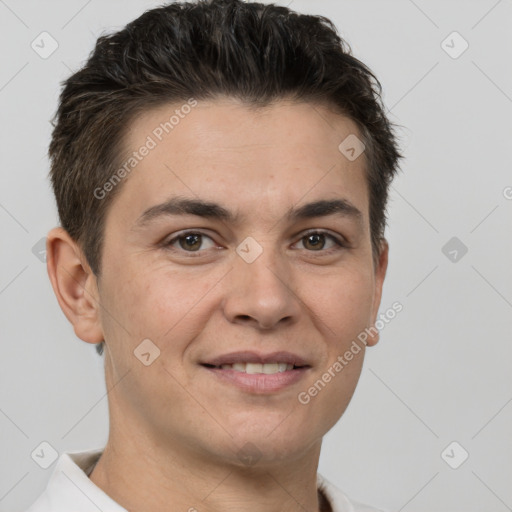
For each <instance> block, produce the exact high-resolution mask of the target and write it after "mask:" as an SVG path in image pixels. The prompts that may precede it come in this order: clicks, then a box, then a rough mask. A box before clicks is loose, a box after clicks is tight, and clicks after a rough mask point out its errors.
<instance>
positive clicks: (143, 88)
mask: <svg viewBox="0 0 512 512" xmlns="http://www.w3.org/2000/svg"><path fill="white" fill-rule="evenodd" d="M381 92H382V89H381V85H380V83H379V81H378V80H377V78H376V77H375V76H374V74H373V73H372V72H371V71H370V70H369V69H368V67H366V65H365V64H363V63H362V62H361V61H359V60H358V59H356V58H355V57H354V56H352V54H351V50H350V47H349V45H348V44H347V43H346V42H345V41H344V40H343V39H342V38H341V37H340V36H339V35H338V33H337V30H336V28H335V26H334V25H333V24H332V22H331V21H330V20H328V19H327V18H325V17H322V16H310V15H303V14H298V13H296V12H294V11H292V10H290V9H288V8H286V7H281V6H277V5H274V4H269V5H264V4H261V3H250V2H247V3H246V2H243V1H242V0H197V1H194V2H183V3H180V2H174V3H171V4H169V5H166V6H163V7H158V8H155V9H152V10H149V11H147V12H145V13H144V14H142V15H141V16H140V17H139V18H137V19H136V20H134V21H132V22H131V23H129V24H128V25H126V27H125V28H123V29H122V30H120V31H118V32H115V33H113V34H110V35H103V36H101V37H99V38H98V40H97V42H96V46H95V49H94V50H93V52H92V53H91V55H90V57H89V59H88V60H87V62H86V63H85V65H84V66H83V67H82V69H80V70H79V71H77V72H76V73H74V74H73V75H72V76H70V77H69V78H68V79H67V80H66V81H65V82H64V83H63V90H62V92H61V94H60V98H59V107H58V110H57V113H56V115H55V118H54V121H53V125H54V130H53V134H52V140H51V143H50V147H49V156H50V160H51V170H50V177H51V181H52V186H53V190H54V193H55V197H56V201H57V208H58V212H59V218H60V221H61V224H62V227H63V228H64V229H65V230H66V231H67V232H68V233H69V235H70V236H71V237H72V238H73V239H74V240H75V241H77V243H79V244H80V247H81V248H82V249H83V251H84V255H85V257H86V259H87V262H88V263H89V265H90V267H91V270H92V271H93V272H94V273H95V274H96V275H97V276H98V277H99V276H100V269H101V251H102V241H103V235H104V221H105V215H106V212H107V210H108V207H109V205H110V204H111V203H112V199H113V198H114V197H115V195H116V194H118V193H119V190H120V189H121V188H122V186H121V185H122V184H120V185H118V186H116V187H114V188H113V189H112V190H111V191H110V192H109V193H108V194H107V195H106V196H105V197H103V198H101V199H98V197H97V194H95V190H97V189H98V187H103V186H104V184H105V183H106V182H107V181H108V180H109V178H110V177H111V176H112V175H113V174H114V172H115V171H116V169H118V168H119V166H120V165H121V162H120V160H121V155H122V151H123V148H122V144H123V141H124V135H125V133H126V130H127V129H128V127H129V125H130V123H131V122H132V121H133V120H134V119H135V118H136V116H137V115H138V114H139V113H140V112H143V111H147V109H148V108H152V107H157V106H161V105H163V104H166V103H171V102H177V101H181V102H186V101H187V100H188V99H190V98H195V100H209V99H215V98H216V97H219V96H230V97H234V98H238V99H241V100H242V101H243V102H244V103H246V104H248V105H252V106H256V107H257V106H265V105H268V104H269V103H271V102H273V101H276V100H279V99H282V98H285V97H286V98H291V99H293V100H296V101H311V102H322V103H324V104H327V105H329V106H331V107H332V108H335V109H336V110H337V111H339V112H340V113H342V114H344V115H346V116H348V117H349V118H350V119H352V120H353V121H354V122H355V123H356V124H357V126H358V128H359V130H360V135H361V137H362V139H363V142H364V144H365V146H366V149H365V153H364V157H365V158H366V162H367V165H366V168H367V169H366V174H367V176H366V177H367V182H368V190H369V198H370V211H369V215H370V229H371V239H372V249H373V253H374V256H376V255H378V253H379V252H380V245H381V244H380V242H381V239H382V238H383V236H384V229H385V225H386V204H387V197H388V188H389V184H390V183H391V180H392V179H393V177H394V175H395V174H396V172H397V170H398V161H399V159H400V158H401V155H400V153H399V150H398V145H397V142H396V138H395V135H394V133H393V126H392V124H391V123H390V121H389V120H388V119H387V117H386V113H385V110H384V106H383V104H382V100H381ZM340 142H341V141H340ZM100 345H101V346H100ZM102 345H103V344H99V345H98V346H97V348H98V352H99V353H100V354H101V353H102V348H103V347H102Z"/></svg>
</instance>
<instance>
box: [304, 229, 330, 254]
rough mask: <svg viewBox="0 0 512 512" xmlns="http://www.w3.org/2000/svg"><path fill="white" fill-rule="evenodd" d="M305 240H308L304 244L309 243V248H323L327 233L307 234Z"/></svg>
mask: <svg viewBox="0 0 512 512" xmlns="http://www.w3.org/2000/svg"><path fill="white" fill-rule="evenodd" d="M303 240H306V243H305V244H304V245H306V246H307V245H309V248H312V249H313V250H318V249H323V248H324V246H325V235H323V234H321V233H313V234H311V235H306V236H305V237H304V238H303Z"/></svg>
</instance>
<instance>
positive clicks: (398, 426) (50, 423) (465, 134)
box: [0, 0, 512, 512]
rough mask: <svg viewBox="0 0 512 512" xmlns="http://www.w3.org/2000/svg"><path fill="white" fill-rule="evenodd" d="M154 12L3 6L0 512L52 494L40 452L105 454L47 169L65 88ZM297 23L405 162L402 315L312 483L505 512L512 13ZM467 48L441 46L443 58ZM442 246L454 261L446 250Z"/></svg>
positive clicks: (116, 4)
mask: <svg viewBox="0 0 512 512" xmlns="http://www.w3.org/2000/svg"><path fill="white" fill-rule="evenodd" d="M278 3H281V4H282V5H287V4H289V3H290V0H283V1H282V2H278ZM156 5H159V2H151V1H143V0H130V1H126V0H123V1H120V0H116V1H108V2H106V1H100V0H89V1H85V0H66V1H61V2H57V1H55V0H54V1H46V2H37V1H28V0H24V1H18V2H15V1H14V0H0V43H1V48H2V65H1V66H0V108H1V112H2V117H1V119H2V121H1V133H0V139H1V180H2V182H1V187H0V190H1V195H0V226H1V230H2V231H1V232H2V249H1V251H2V252H1V265H0V268H1V277H0V314H1V315H2V317H1V325H2V345H1V346H2V357H1V359H0V364H1V374H0V379H1V380H0V432H1V438H0V439H1V440H0V443H1V444H0V448H1V453H0V461H1V466H0V512H6V511H10V512H19V511H21V510H23V509H24V508H25V507H26V506H28V505H29V504H30V503H32V502H33V501H34V499H35V498H36V497H37V496H38V495H39V494H40V493H41V492H42V491H43V489H44V487H45V486H46V482H47V479H48V478H49V476H50V473H51V471H52V469H53V467H54V465H52V466H50V467H49V468H48V469H42V468H40V467H39V466H38V465H37V464H36V463H35V462H34V461H33V460H32V458H31V453H32V452H33V450H34V449H35V448H36V447H37V446H38V445H39V444H40V443H41V442H42V441H46V442H48V443H50V444H51V445H52V446H53V447H54V448H55V449H56V450H57V451H58V452H59V453H61V452H62V451H65V450H68V451H78V450H85V449H90V448H94V447H101V446H103V445H104V444H105V442H106V438H107V432H108V417H107V397H106V389H105V384H104V379H103V367H102V365H103V359H102V358H101V357H99V356H98V355H97V354H96V352H95V350H94V347H93V346H91V345H89V344H86V343H83V342H81V341H80V340H79V339H78V338H76V336H75V335H74V333H73V330H72V328H71V326H70V325H69V324H68V322H67V320H66V319H65V317H64V315H63V314H62V312H61V310H60V308H59V307H58V304H57V301H56V299H55V297H54V295H53V291H52V289H51V286H50V283H49V280H48V277H47V274H46V267H45V264H44V263H42V262H41V261H40V259H38V257H36V255H35V254H34V253H33V252H32V248H33V247H34V245H36V247H37V243H38V242H39V241H40V240H41V239H42V238H44V236H45V235H46V233H47V231H48V230H49V229H50V228H51V227H53V226H54V225H56V224H57V216H56V209H55V205H54V200H53V197H52V195H51V192H50V188H49V182H48V180H47V172H48V161H47V157H46V151H47V146H48V143H49V137H50V132H51V126H50V123H49V119H50V118H51V117H52V115H53V113H54V111H55V108H56V106H57V95H58V93H59V90H60V87H59V82H60V81H62V80H63V79H65V78H66V77H67V76H68V75H69V74H70V72H71V71H75V70H77V69H78V67H79V66H80V64H81V63H82V62H83V60H84V59H85V58H86V57H87V56H88V54H89V52H90V51H91V50H92V48H93V44H94V42H95V40H96V38H97V37H98V36H99V35H100V34H101V32H102V31H104V30H106V31H111V30H114V29H119V28H121V27H122V26H123V25H124V24H126V23H127V22H128V21H130V20H132V19H133V18H135V17H137V16H139V15H140V14H141V13H142V12H143V11H144V10H146V9H148V8H151V7H153V6H156ZM290 6H291V7H292V8H294V9H296V10H299V11H302V12H310V13H318V14H324V15H326V16H328V17H330V18H331V19H332V20H333V21H334V22H335V24H336V25H337V26H338V27H339V30H340V32H341V34H342V35H343V36H344V37H345V38H346V39H347V40H348V42H349V43H350V44H351V46H352V48H353V51H354V53H355V55H356V56H357V57H359V58H360V59H361V60H363V61H364V62H365V63H366V64H368V65H369V66H370V68H371V69H372V70H373V71H374V72H375V73H376V75H377V76H378V78H379V79H380V80H381V82H382V84H383V87H384V100H385V102H386V105H387V107H388V108H389V109H390V116H391V119H392V120H393V121H394V122H395V123H398V124H400V125H401V126H403V128H401V129H400V130H399V136H400V139H401V145H402V148H403V152H404V153H405V155H406V159H405V161H403V163H402V173H401V174H400V176H399V177H398V178H397V180H396V181H395V182H394V184H393V187H392V190H391V200H390V209H389V222H390V227H389V229H388V232H387V237H388V239H389V241H390V246H391V250H390V265H389V271H388V276H387V280H386V283H385V289H384V296H383V300H382V306H381V311H385V310H386V309H387V308H389V307H390V306H391V304H392V303H393V302H395V301H400V302H401V303H402V304H403V307H404V309H403V311H402V312H401V313H400V314H399V315H397V316H396V318H395V319H394V320H393V321H392V322H391V323H390V324H389V325H387V326H386V328H385V329H384V330H383V331H382V335H381V341H380V342H379V343H378V345H377V346H376V347H374V348H371V349H370V350H368V352H367V360H366V361H365V366H364V369H363V374H362V376H361V380H360V383H359V387H358V389H357V391H356V394H355V396H354V398H353V401H352V403H351V405H350V406H349V408H348V410H347V412H346V414H345V415H344V417H343V418H342V420H341V421H340V422H339V423H338V424H337V425H336V427H335V428H334V429H333V430H332V431H331V432H330V433H329V434H328V435H327V436H326V439H325V442H324V447H323V452H322V456H321V460H320V472H321V473H323V475H324V476H326V477H327V478H328V479H330V480H331V481H332V482H333V483H335V484H336V485H337V486H339V487H340V488H342V489H343V490H344V491H345V492H346V493H347V494H348V495H349V496H351V497H352V498H354V499H357V500H360V501H363V502H367V503H372V504H374V505H378V506H380V507H382V508H386V509H388V510H390V511H391V510H393V511H402V510H403V511H418V512H427V511H429V512H431V511H433V510H436V511H465V512H472V511H475V512H476V511H481V510H485V511H486V512H492V511H496V512H501V511H506V510H512V486H511V485H510V483H511V482H512V436H511V426H512V403H511V402H512V380H511V371H510V366H511V365H510V361H511V359H512V343H511V341H512V339H511V338H512V336H511V333H512V325H511V324H512V321H511V320H512V315H511V313H512V286H511V285H512V270H511V268H512V265H511V263H512V258H511V255H512V242H511V236H510V235H511V233H512V166H511V154H510V141H509V139H510V137H511V135H512V65H511V64H512V30H511V28H512V25H511V21H512V1H511V0H500V1H496V0H488V1H487V0H485V1H484V0H481V1H428V2H427V1H426V0H415V1H412V0H396V1H386V2H384V1H380V2H379V1H367V0H365V1H357V2H356V1H355V0H354V1H334V0H331V1H318V0H317V1H314V2H313V1H311V0H310V1H306V0H293V1H292V2H291V5H290ZM42 31H47V32H49V33H50V34H51V35H52V37H53V38H54V39H55V40H56V41H57V42H58V45H59V46H58V49H57V50H56V51H55V52H54V53H53V54H52V55H51V56H49V57H48V58H46V59H43V58H41V57H40V56H39V55H38V54H37V53H36V52H35V51H34V50H33V49H32V48H31V42H32V41H33V40H34V39H36V41H37V37H38V35H39V34H40V33H41V32H42ZM453 31H457V32H458V33H459V34H460V35H461V36H462V37H463V38H464V39H465V40H466V41H467V42H468V44H469V48H468V49H467V50H466V51H465V52H464V53H462V54H461V55H460V56H458V58H452V57H451V56H450V55H448V54H447V53H446V51H445V50H444V49H443V47H442V45H441V43H442V41H443V40H445V39H446V38H447V36H448V35H449V34H451V33H452V32H453ZM461 43H462V41H461V40H459V39H457V36H455V39H454V38H453V36H452V37H451V38H449V39H448V40H447V44H448V45H449V46H452V48H451V49H450V51H451V52H452V54H453V52H458V51H459V50H460V49H461V48H462V46H461ZM445 44H446V43H445ZM46 48H48V46H46ZM507 187H508V188H507ZM452 237H457V239H458V241H456V242H455V243H456V244H458V248H457V247H456V250H457V251H458V252H457V260H456V261H452V259H453V257H454V253H453V252H452V254H451V255H450V254H449V251H452V250H453V248H452V247H451V246H449V247H448V249H445V253H447V255H445V253H443V250H442V248H443V247H444V246H445V244H446V243H447V242H448V241H449V240H450V239H452ZM461 244H464V245H465V246H466V247H467V249H468V252H467V253H466V254H465V255H463V256H462V252H461V250H460V249H461V247H462V245H461ZM454 247H455V246H454ZM453 441H456V442H457V443H459V445H457V446H456V447H455V448H454V449H453V451H452V450H451V449H449V450H448V452H447V453H448V456H446V455H445V460H449V461H450V463H451V464H452V465H456V464H457V463H459V462H460V460H461V454H462V453H463V452H462V450H466V451H467V452H468V453H469V458H468V459H467V460H466V461H465V462H464V463H463V464H462V465H460V467H458V469H453V468H452V467H450V466H449V465H448V464H447V462H445V460H443V457H442V455H441V454H442V452H443V451H444V450H445V448H446V447H447V446H448V445H449V444H450V443H452V442H453Z"/></svg>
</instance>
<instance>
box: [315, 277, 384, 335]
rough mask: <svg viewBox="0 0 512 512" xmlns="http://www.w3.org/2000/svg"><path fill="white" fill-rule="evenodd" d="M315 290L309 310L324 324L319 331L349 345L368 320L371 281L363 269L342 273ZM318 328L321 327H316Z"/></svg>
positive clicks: (371, 289) (371, 291) (372, 288)
mask: <svg viewBox="0 0 512 512" xmlns="http://www.w3.org/2000/svg"><path fill="white" fill-rule="evenodd" d="M324 282H325V283H326V284H325V285H324V286H321V287H320V286H319V287H315V293H314V295H313V296H312V297H311V302H310V303H311V307H312V308H314V311H315V313H316V316H317V317H318V319H319V320H320V321H321V323H322V324H323V326H322V331H323V332H325V333H326V335H327V336H328V337H329V338H331V339H335V340H336V341H337V344H338V343H342V344H346V343H347V342H348V343H349V344H350V342H351V340H352V337H353V336H357V334H358V333H359V332H360V331H362V330H364V328H365V327H367V326H368V325H369V322H370V319H371V312H372V305H373V293H374V281H373V277H372V275H371V274H369V273H368V272H365V271H363V270H352V271H350V270H345V269H344V270H343V271H341V270H340V272H339V273H337V274H335V275H331V276H330V277H329V278H328V279H326V280H325V281H324ZM319 328H320V327H319Z"/></svg>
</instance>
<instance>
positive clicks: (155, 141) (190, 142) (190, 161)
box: [116, 99, 367, 216]
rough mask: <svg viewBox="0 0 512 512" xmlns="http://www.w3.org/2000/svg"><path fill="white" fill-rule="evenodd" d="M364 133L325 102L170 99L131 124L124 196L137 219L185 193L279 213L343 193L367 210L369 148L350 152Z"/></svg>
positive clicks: (238, 207)
mask: <svg viewBox="0 0 512 512" xmlns="http://www.w3.org/2000/svg"><path fill="white" fill-rule="evenodd" d="M191 105H193V106H191ZM185 107H186V108H185ZM354 136H356V137H358V138H359V139H360V138H361V137H360V134H359V131H358V129H357V125H356V124H355V123H354V122H353V121H352V120H350V119H348V118H346V117H345V116H342V115H340V114H337V113H335V112H333V111H331V110H329V109H328V108H327V107H326V106H323V105H319V104H312V103H295V102H290V101H284V100H283V101H279V102H277V103H275V104H272V105H270V106H268V107H264V108H261V107H259V108H252V107H251V108H249V107H248V106H247V105H244V104H242V103H240V102H238V101H236V100H232V99H222V100H220V99H219V100H214V101H208V102H206V101H203V102H195V105H194V104H193V103H191V102H190V101H189V102H183V103H179V104H178V103H173V104H169V105H164V106H161V107H158V108H155V109H153V110H150V111H148V112H146V113H144V114H143V115H141V116H139V117H138V118H136V119H135V120H134V121H133V122H132V124H131V125H130V127H129V130H128V132H127V134H126V136H125V138H124V147H125V152H124V155H123V159H124V162H127V161H128V160H129V159H130V158H131V159H132V160H135V165H134V166H133V168H132V169H130V171H129V175H128V176H127V178H126V179H125V182H124V183H123V184H122V185H123V190H122V191H121V193H120V194H119V197H118V198H116V201H119V202H120V205H121V206H122V205H123V204H124V205H128V204H129V205H130V213H127V215H129V216H130V215H131V214H132V213H133V215H135V214H136V213H138V214H140V213H141V212H142V211H144V210H145V209H147V208H148V206H151V205H152V204H156V203H158V202H162V201H165V200H167V199H168V198H169V197H170V196H177V195H179V196H182V197H183V196H187V197H191V198H194V197H195V198H198V197H200V198H201V199H203V200H210V201H215V202H216V203H221V204H226V205H227V206H228V207H229V204H231V205H233V207H234V209H235V210H237V212H239V211H240V210H241V209H242V207H243V206H246V207H247V208H248V209H251V208H252V211H254V209H258V210H262V209H265V212H266V213H268V214H269V215H270V214H275V215H276V216H279V215H281V212H280V211H279V206H280V205H282V208H286V209H288V208H289V206H290V205H291V204H296V203H297V202H301V199H302V198H304V202H305V200H306V199H307V200H308V201H312V200H314V199H328V198H330V199H333V198H336V197H343V198H345V199H349V200H350V201H351V202H352V203H358V205H357V206H358V208H359V209H361V210H362V211H364V212H366V210H367V193H366V188H367V187H366V177H365V159H364V154H363V155H361V157H359V158H357V159H355V160H353V161H351V160H349V159H348V158H347V157H346V156H344V154H343V153H342V152H341V151H340V144H341V143H342V142H343V141H344V140H346V139H347V137H354ZM142 154H144V155H143V156H142ZM132 163H134V162H132ZM365 215H366V213H365Z"/></svg>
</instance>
